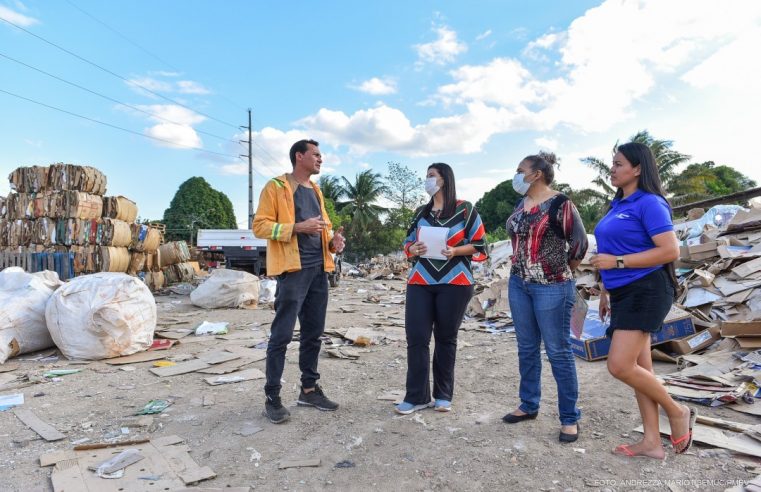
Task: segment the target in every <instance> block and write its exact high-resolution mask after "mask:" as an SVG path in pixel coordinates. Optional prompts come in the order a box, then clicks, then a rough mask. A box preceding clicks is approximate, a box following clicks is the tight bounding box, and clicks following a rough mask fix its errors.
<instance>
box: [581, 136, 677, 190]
mask: <svg viewBox="0 0 761 492" xmlns="http://www.w3.org/2000/svg"><path fill="white" fill-rule="evenodd" d="M630 141H631V142H638V143H642V144H645V145H647V146H648V147H650V150H652V151H653V155H654V156H655V163H656V164H657V165H658V173H659V174H660V176H661V181H662V182H663V185H664V187H665V188H668V185H669V184H670V183H671V181H672V180H673V179H674V177H675V176H676V169H677V168H678V167H679V166H680V165H682V164H684V163H685V162H687V161H689V160H690V159H691V158H692V157H691V156H689V155H687V154H682V153H681V152H678V151H676V150H674V149H673V148H672V146H673V145H674V142H673V141H671V140H659V139H656V138H653V136H652V135H650V132H648V131H647V130H640V131H639V132H637V133H636V134H635V135H634V136H632V137H631V139H630ZM616 149H618V142H616V143H615V145H613V152H612V153H613V154H615V153H616ZM581 162H583V163H584V164H586V165H588V166H589V167H591V168H592V169H593V170H594V171H596V172H597V177H596V178H595V179H594V180H592V183H593V184H594V185H596V186H597V187H598V188H600V189H601V190H602V193H603V194H604V195H605V196H606V198H607V199H608V200H610V199H612V198H613V195H615V193H616V190H615V189H613V187H612V186H611V185H610V167H609V166H608V165H606V164H605V161H604V160H603V159H600V158H597V157H585V158H584V159H582V160H581Z"/></svg>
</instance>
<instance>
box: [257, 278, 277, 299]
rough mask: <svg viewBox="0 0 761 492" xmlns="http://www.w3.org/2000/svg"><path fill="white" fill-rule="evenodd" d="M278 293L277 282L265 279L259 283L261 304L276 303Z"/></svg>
mask: <svg viewBox="0 0 761 492" xmlns="http://www.w3.org/2000/svg"><path fill="white" fill-rule="evenodd" d="M276 292H277V280H272V279H269V278H265V279H263V280H261V281H260V282H259V302H260V303H262V304H270V303H272V302H275V293H276Z"/></svg>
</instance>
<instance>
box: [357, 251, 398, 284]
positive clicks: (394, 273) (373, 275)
mask: <svg viewBox="0 0 761 492" xmlns="http://www.w3.org/2000/svg"><path fill="white" fill-rule="evenodd" d="M409 268H410V263H409V261H408V260H407V258H406V257H405V256H404V255H403V254H401V253H399V254H396V255H377V256H374V257H373V258H371V259H370V261H368V262H367V263H360V264H359V265H357V266H354V267H351V268H349V269H348V270H347V273H346V274H347V275H349V276H351V277H364V278H367V279H368V280H381V279H385V280H405V279H406V278H407V271H408V270H409Z"/></svg>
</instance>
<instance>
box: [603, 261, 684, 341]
mask: <svg viewBox="0 0 761 492" xmlns="http://www.w3.org/2000/svg"><path fill="white" fill-rule="evenodd" d="M608 293H609V295H610V327H609V328H608V329H607V330H606V332H605V334H606V335H607V336H608V337H612V336H613V330H640V331H644V332H647V333H655V332H657V331H658V330H660V329H661V328H662V327H663V320H665V319H666V315H668V313H669V310H670V309H671V305H672V304H673V302H674V285H673V283H672V281H671V278H670V277H669V274H668V272H667V271H666V269H665V268H659V269H658V270H656V271H654V272H652V273H649V274H647V275H645V276H644V277H642V278H641V279H639V280H635V281H634V282H632V283H630V284H628V285H624V286H623V287H619V288H617V289H611V290H610V291H609V292H608Z"/></svg>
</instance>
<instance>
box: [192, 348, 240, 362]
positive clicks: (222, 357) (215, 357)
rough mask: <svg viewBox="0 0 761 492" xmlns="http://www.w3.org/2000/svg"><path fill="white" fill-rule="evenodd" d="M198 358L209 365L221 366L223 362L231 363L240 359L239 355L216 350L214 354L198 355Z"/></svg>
mask: <svg viewBox="0 0 761 492" xmlns="http://www.w3.org/2000/svg"><path fill="white" fill-rule="evenodd" d="M198 358H199V359H200V360H202V361H204V362H206V363H207V364H212V365H213V364H221V363H222V362H230V361H231V360H235V359H240V355H239V354H234V353H232V352H227V351H225V350H216V351H213V352H204V353H202V354H199V355H198Z"/></svg>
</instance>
